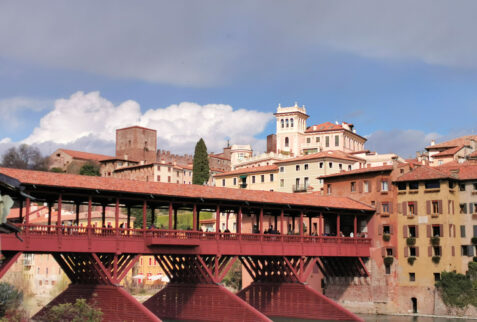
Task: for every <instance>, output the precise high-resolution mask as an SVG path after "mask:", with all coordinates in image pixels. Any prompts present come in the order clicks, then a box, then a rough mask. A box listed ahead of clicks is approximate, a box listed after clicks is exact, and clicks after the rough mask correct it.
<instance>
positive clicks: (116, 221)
mask: <svg viewBox="0 0 477 322" xmlns="http://www.w3.org/2000/svg"><path fill="white" fill-rule="evenodd" d="M114 229H115V230H116V236H117V235H119V198H116V205H115V208H114Z"/></svg>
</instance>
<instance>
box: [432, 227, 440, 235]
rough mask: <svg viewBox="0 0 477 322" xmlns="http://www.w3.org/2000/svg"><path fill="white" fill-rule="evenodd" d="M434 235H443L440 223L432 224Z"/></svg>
mask: <svg viewBox="0 0 477 322" xmlns="http://www.w3.org/2000/svg"><path fill="white" fill-rule="evenodd" d="M432 236H434V237H439V236H441V227H440V226H439V225H432Z"/></svg>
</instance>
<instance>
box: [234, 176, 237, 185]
mask: <svg viewBox="0 0 477 322" xmlns="http://www.w3.org/2000/svg"><path fill="white" fill-rule="evenodd" d="M235 185H237V178H234V186H235Z"/></svg>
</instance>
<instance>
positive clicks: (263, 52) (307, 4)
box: [0, 1, 477, 157]
mask: <svg viewBox="0 0 477 322" xmlns="http://www.w3.org/2000/svg"><path fill="white" fill-rule="evenodd" d="M476 7H477V4H476V3H475V2H472V1H459V2H458V3H455V2H453V1H419V2H418V3H416V2H415V1H399V2H395V3H390V2H382V1H360V2H356V3H354V2H344V1H288V2H285V1H283V2H282V1H241V2H237V3H225V2H222V1H201V2H182V1H175V2H157V1H139V2H137V3H134V4H133V3H131V2H128V1H110V2H108V1H105V2H101V3H96V2H94V1H82V2H78V3H75V4H72V3H65V2H62V1H45V2H42V3H41V4H40V3H38V2H34V1H32V2H22V3H19V2H17V1H3V2H2V3H1V4H0V44H1V45H0V113H1V114H2V115H3V117H2V119H3V124H2V126H0V152H1V151H4V150H5V149H6V148H8V147H9V146H12V145H15V144H18V143H20V142H27V143H30V144H35V145H37V146H39V147H40V148H41V149H42V151H44V152H45V153H50V152H52V150H53V149H55V148H56V147H58V146H69V147H73V148H77V149H82V150H89V151H94V152H103V153H113V147H114V144H113V140H114V129H115V128H117V127H121V126H127V125H131V124H139V125H144V126H151V127H155V128H156V129H157V130H158V135H159V148H167V149H170V150H172V151H174V152H180V153H185V152H191V151H192V148H193V144H194V142H195V141H197V139H198V137H200V136H204V137H205V139H206V143H207V145H208V146H209V150H212V151H218V150H219V149H220V147H221V146H222V145H223V144H224V143H225V141H226V139H227V138H230V139H231V142H232V143H238V144H247V143H250V144H253V146H254V147H255V150H256V152H260V150H261V149H263V147H264V138H265V137H266V135H267V134H269V133H273V132H274V131H275V128H274V126H275V123H274V122H273V117H272V116H271V113H273V112H274V111H275V109H276V106H277V105H278V103H281V104H282V105H292V104H294V102H298V103H299V104H300V105H302V104H304V105H305V106H306V107H307V111H308V114H309V115H310V119H309V122H308V125H312V124H316V123H321V122H325V121H331V122H334V121H347V122H352V123H354V124H355V127H356V129H357V131H358V133H359V134H361V135H363V136H367V137H368V138H369V141H368V144H367V147H368V148H370V149H372V150H377V151H378V152H383V153H384V152H396V153H399V154H401V155H402V156H403V157H408V156H412V155H413V154H414V152H415V151H417V150H420V149H423V148H424V147H425V146H426V145H428V144H429V141H430V140H431V139H437V140H444V139H446V138H450V137H455V136H458V135H463V134H472V133H474V132H476V130H477V125H476V124H475V123H476V122H475V120H476V119H477V90H475V89H476V88H477V86H476V85H477V41H476V39H475V35H474V30H475V29H476V27H477V21H476V20H475V19H474V16H473V13H475V12H476V9H477V8H476Z"/></svg>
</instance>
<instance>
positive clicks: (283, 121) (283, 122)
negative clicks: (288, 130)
mask: <svg viewBox="0 0 477 322" xmlns="http://www.w3.org/2000/svg"><path fill="white" fill-rule="evenodd" d="M284 127H285V120H284V119H282V129H283V128H284Z"/></svg>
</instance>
